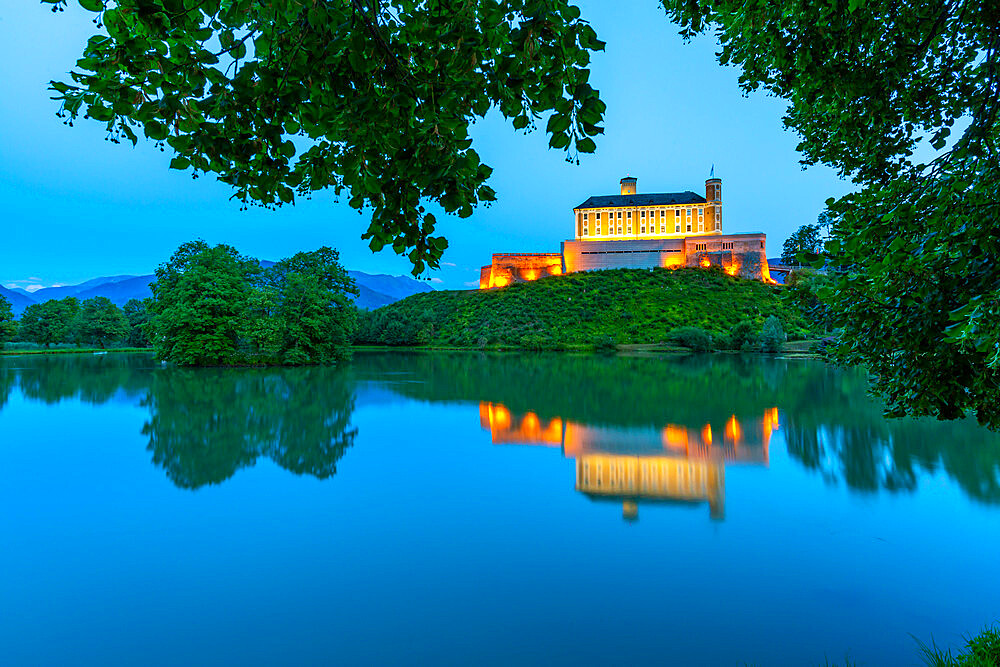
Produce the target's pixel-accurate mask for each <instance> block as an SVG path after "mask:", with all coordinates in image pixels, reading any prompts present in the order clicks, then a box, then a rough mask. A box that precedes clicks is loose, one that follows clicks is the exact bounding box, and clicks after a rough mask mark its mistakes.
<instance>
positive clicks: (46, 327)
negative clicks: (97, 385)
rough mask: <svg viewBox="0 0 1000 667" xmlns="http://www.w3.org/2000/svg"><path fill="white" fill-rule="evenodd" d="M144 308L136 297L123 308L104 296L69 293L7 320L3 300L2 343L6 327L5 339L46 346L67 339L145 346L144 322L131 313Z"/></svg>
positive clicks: (70, 341)
mask: <svg viewBox="0 0 1000 667" xmlns="http://www.w3.org/2000/svg"><path fill="white" fill-rule="evenodd" d="M0 299H2V297H0ZM144 308H145V306H144V304H143V303H142V302H140V301H138V300H136V299H132V300H131V301H129V303H127V304H125V310H124V311H123V310H122V309H121V308H119V307H118V306H116V305H115V304H114V303H112V302H111V300H110V299H108V298H107V297H104V296H98V297H94V298H92V299H85V300H84V301H80V300H79V299H77V298H76V297H71V296H70V297H65V298H63V299H49V300H48V301H44V302H42V303H33V304H31V305H30V306H28V307H27V308H25V309H24V312H23V313H21V318H20V320H18V321H16V322H15V321H13V320H12V319H9V320H7V324H5V323H4V314H3V303H2V302H0V343H2V342H4V338H3V337H2V333H3V331H6V332H8V333H7V337H6V340H12V339H14V338H16V339H17V340H18V341H23V342H30V343H37V344H39V345H45V346H46V347H49V346H51V345H54V344H66V343H68V344H74V345H96V346H98V347H101V348H104V347H107V346H109V345H111V346H120V345H123V344H128V345H130V346H132V347H146V346H147V345H146V342H145V338H144V334H143V332H142V323H141V322H140V321H138V320H134V319H133V318H132V317H130V316H128V313H129V312H133V313H134V312H140V311H142V310H144Z"/></svg>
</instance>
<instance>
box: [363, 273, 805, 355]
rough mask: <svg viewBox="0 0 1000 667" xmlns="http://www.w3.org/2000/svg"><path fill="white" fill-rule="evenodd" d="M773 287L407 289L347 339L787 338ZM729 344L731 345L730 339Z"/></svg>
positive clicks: (679, 277)
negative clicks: (765, 334)
mask: <svg viewBox="0 0 1000 667" xmlns="http://www.w3.org/2000/svg"><path fill="white" fill-rule="evenodd" d="M781 289H782V288H779V287H774V286H771V285H765V284H763V283H760V282H757V281H752V280H743V279H739V278H734V277H731V276H728V275H726V274H725V273H723V272H721V271H716V270H704V269H678V270H667V269H653V270H647V269H614V270H608V271H595V272H591V273H577V274H572V275H567V276H553V277H549V278H543V279H541V280H538V281H535V282H531V283H516V284H513V285H510V286H508V287H505V288H503V289H499V290H489V291H486V290H465V291H438V292H431V293H427V294H416V295H414V296H410V297H407V298H406V299H403V300H402V301H398V302H396V303H394V304H390V305H388V306H384V307H382V308H379V309H378V310H375V311H372V312H370V313H364V314H363V315H362V318H361V321H360V322H359V327H358V331H357V334H356V336H355V342H356V343H359V344H383V345H441V346H459V347H484V346H500V347H523V348H529V349H559V348H576V347H580V348H586V347H605V346H609V345H611V344H619V345H620V344H639V343H647V344H648V343H652V344H655V343H662V342H665V341H668V340H670V339H671V336H672V335H673V336H676V335H677V332H678V330H681V329H682V328H685V327H698V328H701V329H704V330H706V331H707V332H708V333H710V334H712V337H713V341H715V345H714V346H715V347H719V348H727V347H732V345H730V344H729V343H730V340H729V338H730V337H731V330H732V329H733V327H735V326H736V325H738V324H742V325H743V326H744V327H746V324H747V323H749V324H751V325H752V329H753V331H755V332H760V331H761V329H762V328H763V325H764V321H765V319H766V318H767V317H768V316H770V315H774V316H776V317H777V318H778V319H779V320H780V321H781V324H782V326H783V327H784V331H785V332H787V334H788V336H789V338H792V339H795V338H803V337H806V336H808V335H809V334H810V331H809V324H808V323H807V321H806V319H805V318H804V317H803V315H802V313H801V311H799V310H798V309H797V308H796V307H795V306H793V305H791V304H789V303H786V302H784V301H783V300H781V299H780V298H779V291H780V290H781ZM737 347H738V345H737Z"/></svg>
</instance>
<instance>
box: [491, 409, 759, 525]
mask: <svg viewBox="0 0 1000 667" xmlns="http://www.w3.org/2000/svg"><path fill="white" fill-rule="evenodd" d="M479 419H480V424H481V425H482V427H483V428H484V429H487V430H489V431H490V434H491V436H492V440H493V442H494V443H495V444H507V443H511V444H513V443H517V444H531V445H550V446H551V445H556V446H558V445H561V446H562V452H563V456H565V457H567V458H573V459H576V462H577V480H576V490H577V491H579V492H581V493H583V494H585V495H586V496H588V497H589V498H591V499H594V500H615V501H617V502H621V503H622V516H623V517H624V518H625V519H626V520H627V521H634V520H636V519H638V516H639V506H638V503H639V502H640V501H643V500H645V501H658V502H662V501H671V502H685V503H698V502H706V501H707V502H708V504H709V510H710V512H709V513H710V516H711V517H712V518H715V519H721V518H722V517H723V515H724V513H725V470H724V467H725V465H724V464H725V463H727V462H743V463H753V464H762V465H767V463H768V445H769V441H770V437H771V433H772V432H773V431H774V430H775V429H777V428H778V409H777V408H768V409H767V410H765V412H764V415H763V417H762V418H761V419H758V420H756V421H754V422H752V423H751V422H748V423H746V427H744V425H742V424H740V422H739V420H738V419H737V418H736V415H731V416H730V417H729V418H728V419H727V420H726V422H725V424H724V425H722V426H721V431H720V432H721V433H723V438H722V442H718V443H715V442H713V441H714V437H713V429H712V425H711V423H707V424H705V425H704V426H702V427H701V428H700V429H699V428H697V427H695V428H688V427H686V426H681V425H678V424H667V425H665V426H664V427H663V428H661V429H660V430H656V429H655V428H649V427H645V428H635V427H626V426H622V427H614V426H612V427H608V426H596V425H589V424H582V423H579V422H571V421H564V420H563V419H561V418H559V417H554V418H551V419H548V420H546V419H544V418H541V417H539V415H538V414H537V413H535V412H525V413H523V415H521V416H516V415H512V414H511V412H510V410H508V409H507V408H506V406H504V405H501V404H496V403H488V402H485V401H484V402H482V403H480V404H479ZM758 425H759V428H758ZM716 426H717V427H719V424H716Z"/></svg>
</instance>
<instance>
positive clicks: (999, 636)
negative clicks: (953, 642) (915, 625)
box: [917, 625, 1000, 667]
mask: <svg viewBox="0 0 1000 667" xmlns="http://www.w3.org/2000/svg"><path fill="white" fill-rule="evenodd" d="M917 643H918V644H919V646H920V652H921V654H922V655H923V658H924V663H926V664H927V665H930V666H931V667H1000V627H998V626H996V625H994V626H992V627H988V628H985V629H983V631H982V632H980V633H979V634H978V635H976V636H975V637H968V638H967V639H966V640H965V649H964V650H963V651H961V652H959V653H958V654H957V655H952V652H951V649H948V650H947V651H945V650H942V649H940V648H938V646H937V644H935V643H934V640H933V639H932V640H931V645H930V646H928V645H927V644H924V643H923V642H921V641H919V640H918V641H917Z"/></svg>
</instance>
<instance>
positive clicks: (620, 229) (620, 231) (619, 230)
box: [618, 223, 622, 235]
mask: <svg viewBox="0 0 1000 667" xmlns="http://www.w3.org/2000/svg"><path fill="white" fill-rule="evenodd" d="M621 233H622V225H621V223H618V234H619V235H621Z"/></svg>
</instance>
